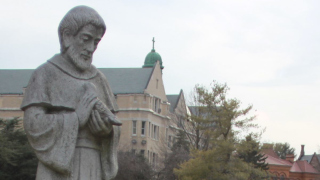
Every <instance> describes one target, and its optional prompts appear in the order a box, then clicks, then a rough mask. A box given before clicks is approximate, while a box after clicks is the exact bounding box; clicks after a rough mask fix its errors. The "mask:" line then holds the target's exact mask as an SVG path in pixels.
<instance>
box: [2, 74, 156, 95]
mask: <svg viewBox="0 0 320 180" xmlns="http://www.w3.org/2000/svg"><path fill="white" fill-rule="evenodd" d="M98 69H99V70H100V71H101V72H102V73H103V74H104V75H105V76H106V77H107V79H108V82H109V84H110V86H111V89H112V91H113V93H114V94H131V93H132V94H139V93H144V90H145V89H146V87H147V84H148V81H149V79H150V76H151V74H152V70H153V68H98ZM33 71H34V69H0V94H22V93H23V88H24V87H26V86H27V85H28V82H29V79H30V77H31V75H32V73H33Z"/></svg>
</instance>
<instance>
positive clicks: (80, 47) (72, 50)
mask: <svg viewBox="0 0 320 180" xmlns="http://www.w3.org/2000/svg"><path fill="white" fill-rule="evenodd" d="M102 36H103V29H102V28H97V27H95V26H93V25H91V24H88V25H86V26H84V27H83V28H81V30H80V31H79V32H78V33H77V35H75V36H71V37H69V39H68V40H69V41H70V45H69V47H68V49H67V51H66V55H67V59H68V60H69V61H70V62H71V63H72V64H73V65H74V66H75V67H76V68H77V69H78V70H80V71H85V70H88V69H89V68H90V66H91V63H92V56H93V53H94V51H95V50H96V49H97V46H98V44H99V42H100V40H101V38H102Z"/></svg>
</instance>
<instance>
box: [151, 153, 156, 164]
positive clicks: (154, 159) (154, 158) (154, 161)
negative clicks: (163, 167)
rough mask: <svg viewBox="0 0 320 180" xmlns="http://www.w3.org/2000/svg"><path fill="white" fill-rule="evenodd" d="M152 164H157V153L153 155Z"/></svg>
mask: <svg viewBox="0 0 320 180" xmlns="http://www.w3.org/2000/svg"><path fill="white" fill-rule="evenodd" d="M152 164H153V165H155V164H156V153H152Z"/></svg>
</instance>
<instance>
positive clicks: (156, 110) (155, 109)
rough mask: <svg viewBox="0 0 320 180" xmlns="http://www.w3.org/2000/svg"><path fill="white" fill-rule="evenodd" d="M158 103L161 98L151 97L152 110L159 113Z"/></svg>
mask: <svg viewBox="0 0 320 180" xmlns="http://www.w3.org/2000/svg"><path fill="white" fill-rule="evenodd" d="M160 103H161V99H159V98H156V97H155V98H153V106H152V109H153V111H154V112H156V113H160Z"/></svg>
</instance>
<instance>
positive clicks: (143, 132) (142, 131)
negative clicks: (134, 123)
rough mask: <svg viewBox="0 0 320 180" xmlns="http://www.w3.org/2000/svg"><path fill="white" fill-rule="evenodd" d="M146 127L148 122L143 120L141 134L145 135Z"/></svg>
mask: <svg viewBox="0 0 320 180" xmlns="http://www.w3.org/2000/svg"><path fill="white" fill-rule="evenodd" d="M145 128H146V122H145V121H142V122H141V136H144V135H145Z"/></svg>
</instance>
